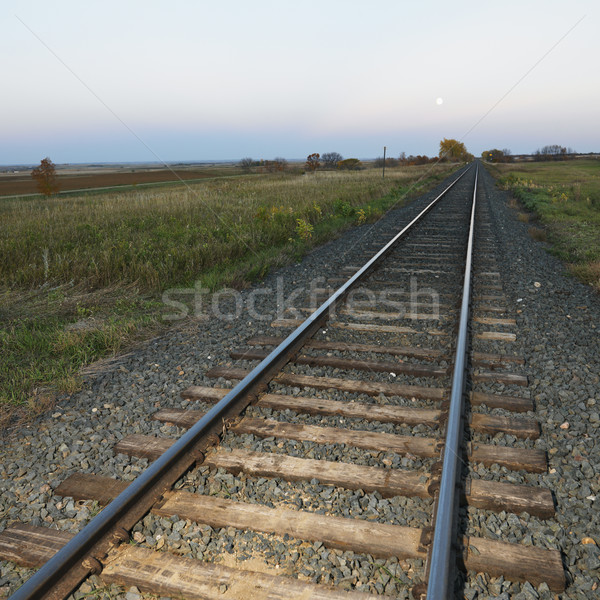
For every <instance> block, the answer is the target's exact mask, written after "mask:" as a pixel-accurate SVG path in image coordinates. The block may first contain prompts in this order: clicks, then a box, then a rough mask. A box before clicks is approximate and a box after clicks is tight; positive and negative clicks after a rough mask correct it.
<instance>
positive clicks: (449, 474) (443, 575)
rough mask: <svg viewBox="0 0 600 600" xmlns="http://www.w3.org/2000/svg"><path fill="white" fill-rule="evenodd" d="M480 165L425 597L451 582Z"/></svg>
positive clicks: (443, 591)
mask: <svg viewBox="0 0 600 600" xmlns="http://www.w3.org/2000/svg"><path fill="white" fill-rule="evenodd" d="M478 174H479V168H478V167H477V169H476V171H475V185H474V187H473V205H472V207H471V222H470V226H469V241H468V244H467V256H466V260H465V278H464V285H463V294H462V304H461V307H460V322H459V326H458V337H457V341H456V353H455V359H454V372H453V375H452V391H451V395H450V408H449V412H448V421H447V425H446V439H445V443H444V460H443V464H442V476H441V481H440V490H439V494H438V499H437V512H436V515H435V527H434V533H433V542H432V547H431V558H430V561H429V578H428V582H427V600H447V599H448V598H450V597H451V596H449V595H448V587H449V585H450V583H451V582H450V567H451V560H452V556H453V553H452V539H453V527H454V521H455V515H454V509H455V499H456V483H457V477H458V474H459V472H460V463H459V460H460V458H459V456H460V455H459V452H460V442H461V440H462V438H463V431H462V414H463V396H464V390H465V380H466V377H465V370H466V363H467V350H468V338H469V313H470V303H471V267H472V258H473V237H474V231H475V209H476V203H477V178H478Z"/></svg>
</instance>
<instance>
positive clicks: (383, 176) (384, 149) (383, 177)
mask: <svg viewBox="0 0 600 600" xmlns="http://www.w3.org/2000/svg"><path fill="white" fill-rule="evenodd" d="M386 149H387V148H386V147H385V146H384V147H383V175H382V176H381V178H382V179H385V151H386Z"/></svg>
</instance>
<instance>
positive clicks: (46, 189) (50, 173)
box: [31, 157, 59, 196]
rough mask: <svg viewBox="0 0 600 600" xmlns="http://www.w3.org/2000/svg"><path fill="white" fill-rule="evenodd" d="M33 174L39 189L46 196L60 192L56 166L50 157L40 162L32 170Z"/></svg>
mask: <svg viewBox="0 0 600 600" xmlns="http://www.w3.org/2000/svg"><path fill="white" fill-rule="evenodd" d="M31 176H32V177H33V178H34V179H35V182H36V183H37V187H38V190H39V191H40V193H42V194H44V196H52V194H56V192H58V189H59V188H58V181H57V180H56V167H55V166H54V163H53V162H52V161H51V160H50V159H49V158H48V157H46V158H44V159H43V160H42V161H41V162H40V164H39V165H38V166H37V167H36V168H35V169H33V171H31Z"/></svg>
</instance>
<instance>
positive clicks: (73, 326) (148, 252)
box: [0, 165, 456, 422]
mask: <svg viewBox="0 0 600 600" xmlns="http://www.w3.org/2000/svg"><path fill="white" fill-rule="evenodd" d="M455 168H456V167H455V166H452V165H438V166H434V167H432V166H430V165H428V166H422V167H407V168H396V169H388V170H387V171H386V178H385V180H382V178H381V171H379V170H372V169H367V170H364V171H357V172H317V173H316V174H307V175H302V174H299V173H286V174H260V175H248V176H241V177H235V178H220V179H209V180H206V181H204V182H200V183H194V184H190V185H179V186H169V187H148V188H144V189H139V190H133V191H128V192H125V191H123V192H114V191H111V192H105V193H101V192H94V193H90V194H81V195H72V196H59V197H54V198H50V199H44V198H41V197H29V198H3V199H2V198H0V220H1V221H2V223H3V227H2V229H1V230H0V255H2V257H3V260H2V263H0V295H1V297H2V303H1V305H0V316H1V325H0V340H1V341H2V348H3V352H2V355H1V356H0V409H2V410H3V413H4V421H5V422H6V421H8V419H9V418H13V417H15V416H17V414H18V413H20V414H33V413H35V411H37V410H40V409H41V408H42V409H43V408H44V407H45V406H47V405H50V404H51V403H52V401H53V398H54V397H55V395H56V394H57V393H61V392H70V391H74V390H76V389H77V388H78V386H79V385H80V382H79V375H78V374H79V372H80V369H81V368H82V367H83V366H85V365H87V364H89V363H91V362H92V361H95V360H97V359H98V358H101V357H103V356H106V355H109V354H111V353H114V352H117V351H119V350H122V349H124V348H126V347H127V346H129V345H130V344H131V343H132V342H133V341H134V340H136V339H139V338H140V337H147V336H149V335H151V334H152V333H154V332H156V331H157V330H158V329H161V328H164V327H166V326H167V324H166V323H165V321H164V319H162V315H163V314H164V313H165V309H166V308H167V307H165V306H164V305H163V304H162V302H161V296H162V292H163V291H165V290H167V289H168V288H171V287H186V286H188V287H189V286H194V285H200V286H202V287H204V288H208V289H210V290H216V289H218V288H220V287H222V286H231V287H237V288H242V287H244V286H247V285H248V284H249V282H251V281H254V280H257V279H260V278H261V277H262V276H264V274H266V273H267V271H268V270H269V269H271V268H273V267H275V266H278V265H282V264H285V263H288V262H290V261H294V260H298V259H299V258H300V257H301V256H302V255H303V254H304V253H306V252H307V251H308V250H310V249H311V248H313V247H314V246H316V245H318V244H320V243H323V242H324V241H326V240H328V239H331V238H333V237H334V236H336V235H339V234H340V232H342V231H343V230H345V229H347V228H348V227H351V226H354V225H357V224H363V223H366V222H369V221H373V220H375V219H377V218H378V217H379V216H380V215H381V214H383V212H385V211H386V210H387V209H389V208H390V207H392V206H394V205H399V204H402V203H405V202H406V201H407V200H408V198H410V197H413V196H415V195H418V194H421V193H423V192H424V191H425V190H426V189H428V188H429V187H431V186H432V185H434V184H435V183H437V182H438V181H440V180H441V179H442V178H443V177H445V176H446V175H447V174H448V173H449V172H450V171H451V170H453V169H455Z"/></svg>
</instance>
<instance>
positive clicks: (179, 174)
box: [0, 165, 242, 196]
mask: <svg viewBox="0 0 600 600" xmlns="http://www.w3.org/2000/svg"><path fill="white" fill-rule="evenodd" d="M241 172H242V171H241V169H239V168H237V167H235V166H233V165H206V166H193V167H192V166H189V167H187V168H183V167H178V166H174V167H172V168H166V167H162V168H156V167H154V168H151V167H149V166H146V167H144V166H133V165H132V166H127V167H125V166H123V167H112V168H111V167H110V166H98V167H95V166H93V165H90V166H87V167H86V166H74V167H69V166H60V167H59V168H58V169H57V172H56V174H57V181H58V186H59V189H60V190H61V191H63V192H68V191H71V190H82V189H90V190H92V189H94V188H110V187H118V186H123V187H136V186H145V185H148V184H157V183H163V184H168V183H176V184H179V183H181V181H195V180H198V179H207V178H212V177H224V176H232V175H238V174H240V173H241ZM37 193H38V189H37V186H36V183H35V181H34V180H33V179H32V178H31V174H30V172H29V171H17V172H14V173H0V196H11V195H16V196H17V195H25V194H37Z"/></svg>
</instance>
